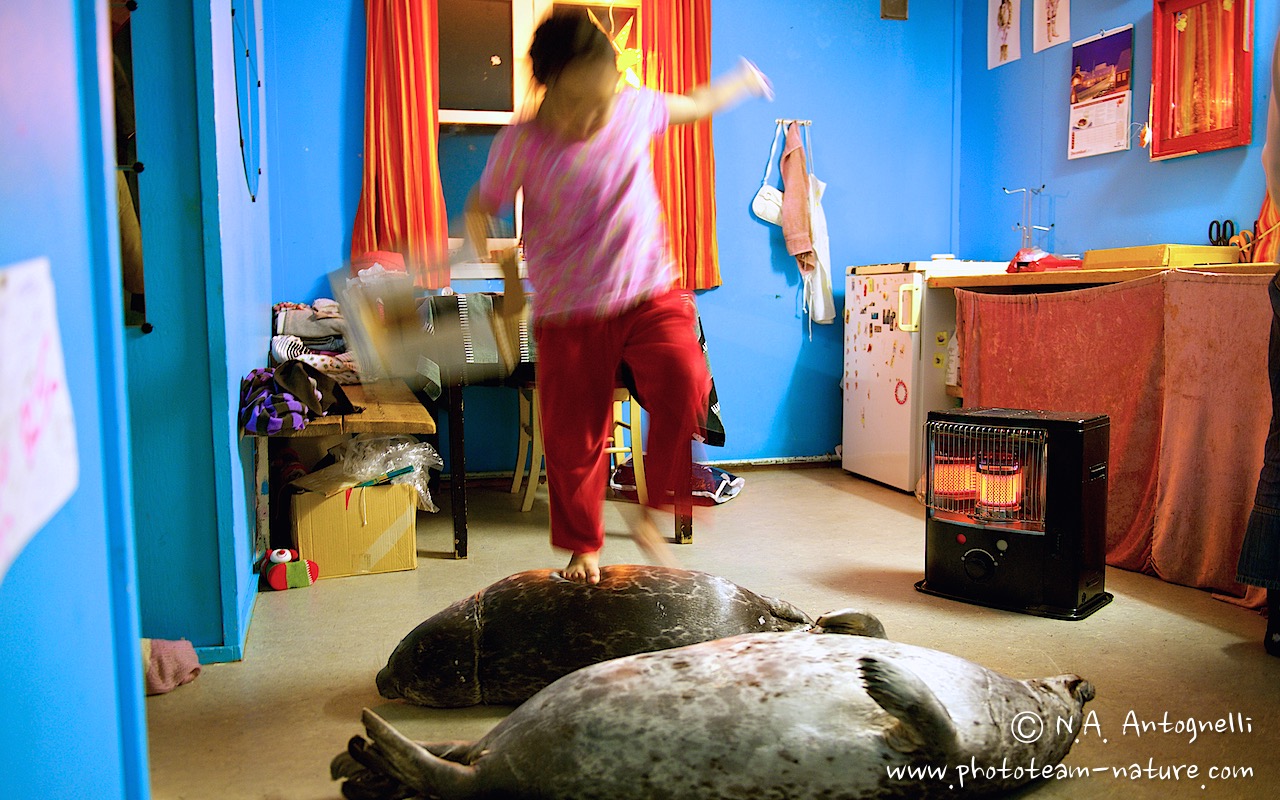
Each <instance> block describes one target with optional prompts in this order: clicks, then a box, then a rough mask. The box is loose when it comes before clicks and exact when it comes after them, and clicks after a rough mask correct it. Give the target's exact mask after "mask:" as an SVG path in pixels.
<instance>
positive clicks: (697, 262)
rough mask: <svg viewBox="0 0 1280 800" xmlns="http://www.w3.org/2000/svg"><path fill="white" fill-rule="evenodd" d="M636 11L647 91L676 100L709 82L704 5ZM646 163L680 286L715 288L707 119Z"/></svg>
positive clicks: (669, 137)
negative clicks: (650, 164)
mask: <svg viewBox="0 0 1280 800" xmlns="http://www.w3.org/2000/svg"><path fill="white" fill-rule="evenodd" d="M640 13H641V23H642V24H641V28H640V37H641V41H640V47H641V49H642V50H643V51H644V52H645V53H646V54H647V58H646V61H647V67H646V70H645V72H646V75H645V85H646V86H648V87H649V88H651V89H656V90H658V91H662V92H671V93H674V94H683V93H685V92H687V91H689V90H690V89H693V88H694V87H697V86H701V85H703V84H706V83H707V82H709V81H710V80H711V0H643V2H642V5H641V12H640ZM653 163H654V173H655V175H656V177H657V180H658V194H659V195H660V196H661V197H662V203H663V206H664V207H665V209H666V218H667V230H668V232H669V234H670V236H671V245H672V252H673V253H674V254H675V259H676V264H677V265H678V267H679V269H680V273H681V279H682V283H681V285H682V286H683V287H684V288H687V289H710V288H712V287H715V286H719V285H720V256H719V252H718V250H717V247H716V161H715V152H714V150H713V149H712V143H711V120H709V119H707V120H703V121H702V122H698V123H695V124H693V125H676V126H673V127H671V128H669V129H668V130H667V132H666V133H665V134H664V135H663V136H662V137H660V138H659V139H658V140H656V142H655V143H654V148H653Z"/></svg>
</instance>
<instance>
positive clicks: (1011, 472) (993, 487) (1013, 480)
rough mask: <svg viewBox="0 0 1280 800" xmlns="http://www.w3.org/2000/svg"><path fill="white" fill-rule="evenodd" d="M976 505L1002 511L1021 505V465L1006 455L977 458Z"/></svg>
mask: <svg viewBox="0 0 1280 800" xmlns="http://www.w3.org/2000/svg"><path fill="white" fill-rule="evenodd" d="M977 472H978V505H980V506H983V507H985V508H992V509H1000V510H1002V511H1004V510H1009V509H1015V508H1017V507H1019V506H1021V505H1022V467H1021V466H1019V465H1018V463H1017V462H1016V461H1014V460H1013V459H1012V458H1009V457H1007V456H1003V457H1002V456H997V457H995V458H992V459H986V458H979V459H978V470H977Z"/></svg>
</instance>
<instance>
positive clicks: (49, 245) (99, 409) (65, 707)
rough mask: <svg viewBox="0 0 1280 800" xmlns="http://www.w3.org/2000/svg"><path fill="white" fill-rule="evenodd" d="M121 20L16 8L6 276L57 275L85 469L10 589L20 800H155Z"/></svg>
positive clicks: (2, 690) (5, 689)
mask: <svg viewBox="0 0 1280 800" xmlns="http://www.w3.org/2000/svg"><path fill="white" fill-rule="evenodd" d="M105 9H106V5H105V4H101V3H88V2H69V1H68V0H57V1H56V2H45V3H5V4H0V142H2V143H3V147H0V174H3V175H4V181H3V183H0V266H3V265H9V264H12V263H14V262H17V261H22V260H26V259H30V258H35V257H45V258H48V259H49V262H50V264H51V267H52V273H53V280H54V284H55V294H56V300H57V311H58V326H59V330H60V334H61V339H62V344H63V355H64V359H65V362H66V373H67V384H68V388H69V391H70V394H71V403H72V408H73V411H74V414H75V432H76V444H77V450H78V458H79V462H80V463H79V476H78V477H79V485H78V488H77V489H76V491H75V493H74V494H73V495H72V497H71V499H70V501H69V502H68V503H67V504H66V505H65V506H64V507H63V508H62V509H61V510H60V511H58V513H57V514H56V515H55V516H54V517H53V519H52V520H50V521H49V523H48V524H47V525H45V526H44V527H43V528H42V529H41V530H39V531H37V532H36V534H35V536H34V538H33V539H32V540H31V541H30V543H29V544H28V545H27V547H26V549H25V550H24V551H23V552H22V553H21V554H20V555H19V557H18V558H17V560H16V561H15V562H14V563H13V565H12V567H11V569H10V570H9V572H8V574H7V575H6V576H5V577H4V579H3V583H0V609H3V611H2V612H0V651H2V652H3V654H4V655H3V657H2V658H0V719H2V720H4V723H3V725H0V772H2V773H3V774H4V775H5V779H4V791H3V793H4V796H5V797H12V798H17V799H18V800H44V799H45V798H52V797H95V798H106V799H107V800H111V799H113V798H126V797H128V798H145V797H147V796H149V791H148V788H147V771H146V770H147V759H146V737H145V720H144V714H143V708H142V697H141V695H142V674H141V672H142V670H141V659H140V658H139V651H138V635H139V634H138V618H137V608H136V588H137V587H136V584H135V579H134V568H133V536H132V522H131V519H130V510H129V503H128V497H129V478H128V468H127V464H128V458H129V439H128V423H127V420H126V415H125V411H124V371H123V364H122V353H123V345H122V341H121V334H120V326H121V316H120V308H121V302H122V301H121V297H120V263H119V256H118V252H117V250H116V248H118V243H117V241H118V240H117V238H116V237H117V233H116V224H115V213H116V212H115V209H116V206H115V169H114V158H115V156H114V134H112V133H108V134H107V135H105V136H104V130H105V131H110V129H111V113H112V112H111V95H110V92H109V90H108V91H103V89H102V88H101V87H103V86H106V87H109V86H110V83H111V73H110V55H109V54H110V45H109V43H108V41H107V36H106V23H105V18H104V16H105V13H106V11H105ZM100 71H101V73H100ZM100 74H101V75H102V76H105V83H100ZM29 345H30V343H28V342H24V341H22V340H21V339H19V340H17V341H9V342H7V345H6V346H8V347H12V348H23V347H26V346H29Z"/></svg>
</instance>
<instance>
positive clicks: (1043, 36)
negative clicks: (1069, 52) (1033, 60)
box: [1032, 0, 1071, 53]
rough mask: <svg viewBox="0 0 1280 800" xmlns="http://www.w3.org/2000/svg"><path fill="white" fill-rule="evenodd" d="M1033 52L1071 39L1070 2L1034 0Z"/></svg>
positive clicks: (1065, 0) (1068, 0)
mask: <svg viewBox="0 0 1280 800" xmlns="http://www.w3.org/2000/svg"><path fill="white" fill-rule="evenodd" d="M1034 7H1035V22H1034V24H1033V25H1032V29H1033V31H1034V33H1035V36H1034V37H1033V39H1032V41H1034V42H1035V44H1034V49H1035V52H1037V53H1039V52H1040V51H1041V50H1047V49H1049V48H1050V47H1053V46H1054V45H1055V44H1063V43H1064V42H1067V41H1070V39H1071V0H1035V6H1034Z"/></svg>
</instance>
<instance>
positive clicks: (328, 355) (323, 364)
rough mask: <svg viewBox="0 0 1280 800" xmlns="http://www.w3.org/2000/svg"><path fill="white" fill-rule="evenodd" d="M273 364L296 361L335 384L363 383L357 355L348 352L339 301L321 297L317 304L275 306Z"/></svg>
mask: <svg viewBox="0 0 1280 800" xmlns="http://www.w3.org/2000/svg"><path fill="white" fill-rule="evenodd" d="M272 316H273V319H274V322H273V324H272V333H273V334H274V335H273V336H272V337H271V359H272V365H273V366H275V365H278V364H283V363H284V362H286V361H292V360H297V361H301V362H303V363H304V364H308V365H310V366H312V367H314V368H316V369H317V370H319V371H320V372H322V373H324V374H325V375H327V376H329V377H330V378H332V379H333V380H334V381H335V382H337V383H340V384H343V385H348V384H352V383H359V382H360V374H359V366H358V365H357V363H356V359H355V353H354V352H351V351H348V350H347V340H346V337H347V321H346V320H345V319H343V317H342V310H341V308H339V307H338V304H337V302H335V301H333V300H330V299H328V298H323V297H322V298H320V299H318V300H316V301H315V302H314V303H311V304H306V303H276V304H275V305H274V306H273V307H272Z"/></svg>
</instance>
